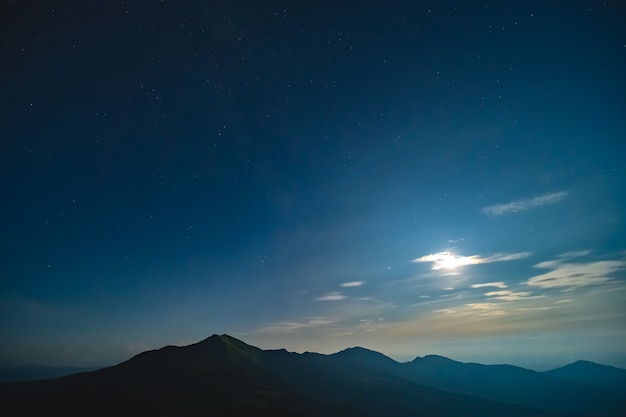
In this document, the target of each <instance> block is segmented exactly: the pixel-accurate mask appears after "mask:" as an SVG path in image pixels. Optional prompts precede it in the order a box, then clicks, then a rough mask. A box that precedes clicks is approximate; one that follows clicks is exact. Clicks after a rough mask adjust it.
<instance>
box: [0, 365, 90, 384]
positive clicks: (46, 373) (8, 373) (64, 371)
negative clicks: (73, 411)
mask: <svg viewBox="0 0 626 417" xmlns="http://www.w3.org/2000/svg"><path fill="white" fill-rule="evenodd" d="M96 369H99V368H79V367H50V366H40V365H26V366H15V367H10V368H0V382H15V381H35V380H38V379H50V378H60V377H62V376H66V375H71V374H77V373H79V372H90V371H95V370H96Z"/></svg>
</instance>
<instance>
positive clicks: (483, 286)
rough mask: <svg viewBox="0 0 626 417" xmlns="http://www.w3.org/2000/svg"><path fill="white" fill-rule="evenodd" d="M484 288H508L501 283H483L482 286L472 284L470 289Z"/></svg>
mask: <svg viewBox="0 0 626 417" xmlns="http://www.w3.org/2000/svg"><path fill="white" fill-rule="evenodd" d="M485 287H496V288H507V287H508V286H507V285H506V284H505V283H504V282H502V281H498V282H485V283H482V284H472V288H485Z"/></svg>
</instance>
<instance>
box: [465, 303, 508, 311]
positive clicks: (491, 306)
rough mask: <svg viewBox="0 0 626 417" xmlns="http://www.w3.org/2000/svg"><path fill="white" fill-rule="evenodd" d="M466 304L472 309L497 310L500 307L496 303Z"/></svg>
mask: <svg viewBox="0 0 626 417" xmlns="http://www.w3.org/2000/svg"><path fill="white" fill-rule="evenodd" d="M467 306H468V307H470V308H471V309H473V310H497V309H498V308H499V307H500V306H499V304H497V303H474V304H467Z"/></svg>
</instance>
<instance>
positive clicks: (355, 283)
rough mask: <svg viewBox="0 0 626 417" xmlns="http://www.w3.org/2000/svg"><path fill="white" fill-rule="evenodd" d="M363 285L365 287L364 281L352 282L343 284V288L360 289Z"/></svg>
mask: <svg viewBox="0 0 626 417" xmlns="http://www.w3.org/2000/svg"><path fill="white" fill-rule="evenodd" d="M361 285H363V281H351V282H344V283H343V284H341V286H342V287H344V288H351V287H360V286H361Z"/></svg>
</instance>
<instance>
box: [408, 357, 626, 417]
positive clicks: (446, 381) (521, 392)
mask: <svg viewBox="0 0 626 417" xmlns="http://www.w3.org/2000/svg"><path fill="white" fill-rule="evenodd" d="M406 366H407V367H408V368H410V369H411V370H412V372H413V376H409V378H410V379H412V380H413V381H415V382H418V383H420V384H423V385H428V386H432V387H435V388H439V389H443V390H446V391H450V392H455V393H463V394H468V395H474V396H478V397H482V398H487V399H490V400H493V401H499V402H506V403H514V404H520V405H525V406H528V407H535V408H540V409H544V410H551V411H555V412H563V413H581V412H582V413H592V414H598V415H607V416H617V415H622V414H621V413H622V410H624V409H626V401H624V399H623V398H622V396H619V395H616V394H615V393H614V392H612V391H609V390H606V389H602V388H600V387H598V386H595V385H592V384H589V383H584V382H583V381H572V380H564V379H562V378H557V377H556V376H553V375H550V374H544V373H541V372H535V371H532V370H529V369H524V368H520V367H517V366H512V365H481V364H477V363H462V362H457V361H454V360H452V359H449V358H445V357H442V356H437V355H429V356H425V357H423V358H420V357H418V358H415V359H414V360H413V361H411V362H409V363H407V364H406ZM405 375H406V374H405Z"/></svg>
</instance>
